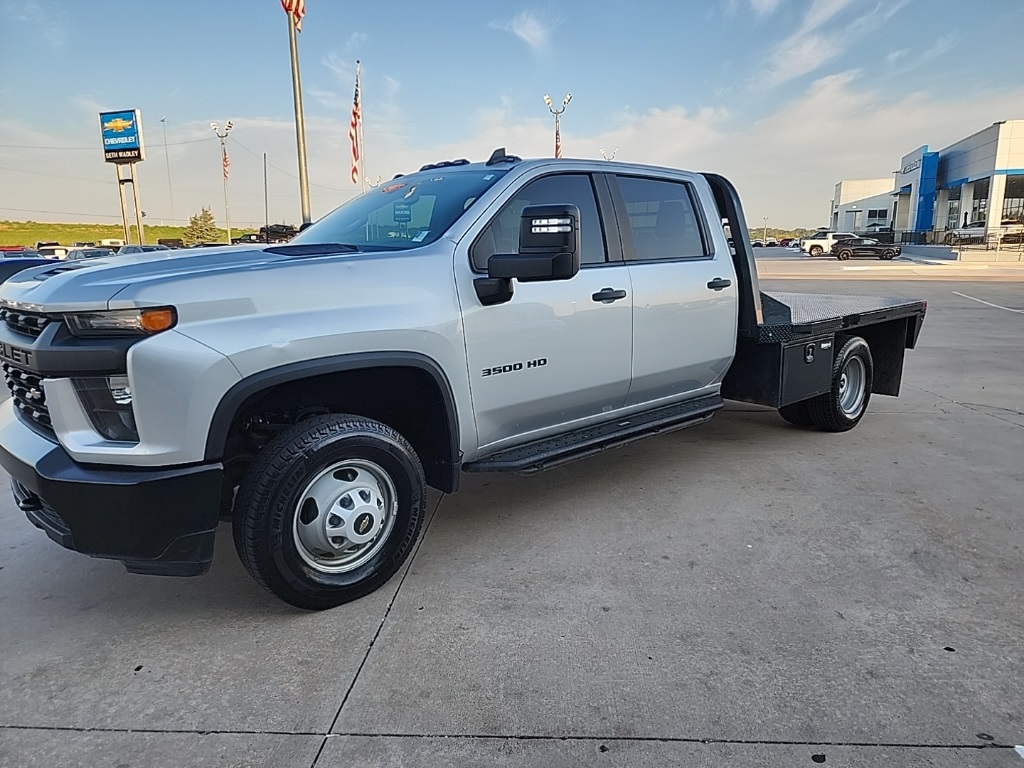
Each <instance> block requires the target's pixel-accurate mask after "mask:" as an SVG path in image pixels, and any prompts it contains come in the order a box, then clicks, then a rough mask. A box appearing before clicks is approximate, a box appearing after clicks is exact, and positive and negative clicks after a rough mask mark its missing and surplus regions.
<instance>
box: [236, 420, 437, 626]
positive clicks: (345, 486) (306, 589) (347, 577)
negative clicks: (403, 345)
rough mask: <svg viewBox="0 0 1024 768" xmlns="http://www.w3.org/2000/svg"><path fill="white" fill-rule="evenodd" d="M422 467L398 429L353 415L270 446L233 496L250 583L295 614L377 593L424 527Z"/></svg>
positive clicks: (311, 423) (312, 423)
mask: <svg viewBox="0 0 1024 768" xmlns="http://www.w3.org/2000/svg"><path fill="white" fill-rule="evenodd" d="M424 497H425V483H424V479H423V467H422V466H421V464H420V460H419V458H418V457H417V456H416V453H415V451H414V450H413V449H412V446H410V445H409V443H408V442H407V441H406V440H405V439H404V438H403V437H402V436H401V435H400V434H398V433H397V432H396V431H395V430H393V429H391V428H390V427H388V426H386V425H384V424H381V423H380V422H376V421H372V420H370V419H364V418H362V417H359V416H349V415H332V416H320V417H317V418H314V419H310V420H308V421H303V422H301V423H300V424H298V425H297V426H295V427H293V428H292V429H290V430H288V431H287V432H284V433H283V434H281V435H279V436H278V437H277V438H275V439H274V440H273V441H272V442H271V443H269V444H268V445H267V446H266V447H265V448H264V449H263V450H262V451H261V452H260V454H259V457H258V459H257V460H256V461H255V462H254V463H253V465H252V466H251V467H250V468H249V471H248V472H247V473H246V476H245V478H244V479H243V481H242V484H241V486H240V487H239V491H238V498H237V500H236V504H235V516H234V520H233V528H234V539H235V548H236V550H237V551H238V555H239V557H240V558H241V560H242V563H243V564H244V565H245V567H246V569H247V570H248V571H249V573H250V574H251V575H252V577H253V578H254V579H255V580H256V581H257V582H258V583H259V584H260V585H262V586H263V587H264V588H266V589H267V590H269V591H270V592H272V593H274V594H275V595H277V596H278V597H279V598H281V599H282V600H284V601H285V602H286V603H290V604H291V605H294V606H296V607H298V608H306V609H310V610H322V609H325V608H333V607H335V606H337V605H341V604H342V603H347V602H349V601H351V600H355V599H356V598H359V597H362V596H364V595H367V594H369V593H370V592H373V591H374V590H375V589H377V588H378V587H380V586H381V585H383V584H384V583H385V582H386V581H387V580H388V579H390V578H391V577H392V576H393V575H394V574H395V573H396V572H397V571H398V569H399V568H400V567H401V566H402V563H404V562H405V559H406V558H407V557H408V556H409V553H410V552H411V551H412V548H413V545H414V544H415V542H416V538H417V537H418V535H419V532H420V529H421V528H422V525H423V518H424V516H425V512H424Z"/></svg>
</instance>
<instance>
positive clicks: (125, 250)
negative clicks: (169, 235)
mask: <svg viewBox="0 0 1024 768" xmlns="http://www.w3.org/2000/svg"><path fill="white" fill-rule="evenodd" d="M169 250H171V249H170V248H168V247H167V246H166V245H122V246H121V247H120V248H118V249H117V255H118V256H127V255H128V254H132V253H149V252H150V251H169Z"/></svg>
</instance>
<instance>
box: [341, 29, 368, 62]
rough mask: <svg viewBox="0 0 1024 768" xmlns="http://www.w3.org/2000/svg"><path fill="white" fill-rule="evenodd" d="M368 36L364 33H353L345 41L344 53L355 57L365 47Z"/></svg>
mask: <svg viewBox="0 0 1024 768" xmlns="http://www.w3.org/2000/svg"><path fill="white" fill-rule="evenodd" d="M369 39H370V38H369V36H368V35H367V34H366V33H365V32H353V33H352V34H351V35H349V36H348V40H346V41H345V53H347V54H348V55H349V56H355V55H356V54H357V53H359V51H360V50H362V48H363V47H364V46H365V45H366V42H367V40H369Z"/></svg>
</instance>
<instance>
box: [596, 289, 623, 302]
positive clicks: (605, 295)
mask: <svg viewBox="0 0 1024 768" xmlns="http://www.w3.org/2000/svg"><path fill="white" fill-rule="evenodd" d="M590 298H592V299H593V300H594V301H599V302H601V303H602V304H611V303H612V302H613V301H618V300H619V299H624V298H626V292H625V291H623V290H621V289H620V290H615V289H614V288H602V289H601V290H600V291H598V292H597V293H595V294H593V295H592V296H591V297H590Z"/></svg>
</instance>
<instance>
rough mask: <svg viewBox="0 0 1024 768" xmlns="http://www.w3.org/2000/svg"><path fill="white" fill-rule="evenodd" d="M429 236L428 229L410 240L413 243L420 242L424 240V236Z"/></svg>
mask: <svg viewBox="0 0 1024 768" xmlns="http://www.w3.org/2000/svg"><path fill="white" fill-rule="evenodd" d="M429 234H430V230H429V229H424V230H423V231H422V232H420V233H419V234H418V235H416V237H414V238H413V239H412V241H413V242H414V243H419V242H422V241H423V240H424V239H425V238H426V236H427V235H429Z"/></svg>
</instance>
